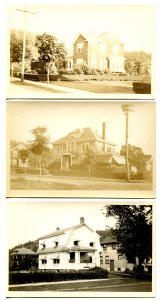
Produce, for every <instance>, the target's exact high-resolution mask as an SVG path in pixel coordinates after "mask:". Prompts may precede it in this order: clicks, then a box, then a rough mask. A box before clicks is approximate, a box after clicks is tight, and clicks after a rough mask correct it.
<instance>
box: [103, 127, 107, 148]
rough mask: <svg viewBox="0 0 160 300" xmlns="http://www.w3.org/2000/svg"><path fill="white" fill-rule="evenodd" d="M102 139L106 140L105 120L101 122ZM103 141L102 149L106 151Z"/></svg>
mask: <svg viewBox="0 0 160 300" xmlns="http://www.w3.org/2000/svg"><path fill="white" fill-rule="evenodd" d="M102 139H103V140H104V141H105V142H106V141H107V125H106V123H105V122H103V123H102ZM105 142H104V143H103V151H104V152H105V151H106V144H105Z"/></svg>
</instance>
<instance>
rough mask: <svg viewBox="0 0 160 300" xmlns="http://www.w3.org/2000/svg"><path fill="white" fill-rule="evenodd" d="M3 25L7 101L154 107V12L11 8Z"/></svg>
mask: <svg viewBox="0 0 160 300" xmlns="http://www.w3.org/2000/svg"><path fill="white" fill-rule="evenodd" d="M7 24H8V25H7V26H8V27H7V29H8V66H7V74H8V76H7V77H8V86H7V98H8V99H10V98H25V99H30V98H33V97H34V98H53V99H57V98H63V99H64V98H69V99H71V98H75V97H76V98H79V99H85V98H86V97H87V98H91V99H93V98H97V97H98V98H102V99H116V98H117V99H140V98H141V99H154V96H155V80H154V77H155V76H154V75H155V74H154V73H155V6H154V5H125V4H121V5H109V4H102V3H99V2H97V4H96V3H95V2H94V3H92V4H91V3H90V4H87V3H86V4H80V3H79V2H77V4H75V3H74V4H69V1H66V3H65V4H63V5H62V4H52V5H26V6H25V5H11V6H8V10H7Z"/></svg>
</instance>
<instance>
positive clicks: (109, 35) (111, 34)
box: [98, 31, 123, 45]
mask: <svg viewBox="0 0 160 300" xmlns="http://www.w3.org/2000/svg"><path fill="white" fill-rule="evenodd" d="M105 38H107V40H108V41H109V42H118V43H120V44H121V45H123V43H122V42H121V41H120V39H119V38H118V36H117V35H116V34H115V33H114V32H111V31H107V32H103V33H101V34H100V35H99V36H98V40H99V41H100V40H103V39H105Z"/></svg>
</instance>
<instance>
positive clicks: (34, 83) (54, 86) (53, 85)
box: [10, 77, 96, 97]
mask: <svg viewBox="0 0 160 300" xmlns="http://www.w3.org/2000/svg"><path fill="white" fill-rule="evenodd" d="M10 82H11V83H14V82H21V79H20V78H15V77H13V78H10ZM24 83H27V84H29V85H30V86H31V87H32V86H37V87H41V88H44V89H46V90H53V91H55V90H57V91H59V92H61V93H62V94H63V93H71V94H78V96H79V97H80V96H84V95H85V96H92V95H94V96H95V95H96V93H93V92H88V91H83V90H78V89H74V88H69V87H64V86H60V85H57V84H56V81H51V82H50V83H49V85H48V86H47V82H40V81H31V80H26V79H25V80H24Z"/></svg>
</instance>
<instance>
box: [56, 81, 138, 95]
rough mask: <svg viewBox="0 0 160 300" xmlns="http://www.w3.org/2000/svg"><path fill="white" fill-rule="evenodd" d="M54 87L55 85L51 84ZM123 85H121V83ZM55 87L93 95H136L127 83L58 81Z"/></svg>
mask: <svg viewBox="0 0 160 300" xmlns="http://www.w3.org/2000/svg"><path fill="white" fill-rule="evenodd" d="M51 84H52V85H54V83H53V82H52V83H51ZM120 84H121V83H120ZM55 85H59V86H64V87H68V88H74V89H78V90H83V91H87V92H92V93H99V94H103V93H104V94H134V92H133V88H132V87H131V86H130V85H128V84H127V83H126V85H122V86H120V85H117V83H115V85H114V83H113V82H112V83H111V84H109V83H108V82H106V83H105V82H104V81H103V82H100V83H99V82H95V81H94V82H91V81H90V82H86V81H83V82H77V81H72V82H71V81H56V82H55Z"/></svg>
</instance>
